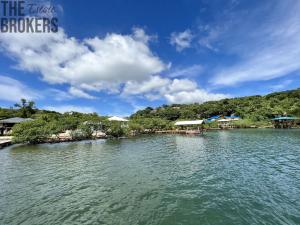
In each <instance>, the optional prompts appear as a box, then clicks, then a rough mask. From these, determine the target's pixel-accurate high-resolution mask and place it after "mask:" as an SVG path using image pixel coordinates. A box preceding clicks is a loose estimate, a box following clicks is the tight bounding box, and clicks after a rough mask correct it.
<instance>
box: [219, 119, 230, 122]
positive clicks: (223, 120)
mask: <svg viewBox="0 0 300 225" xmlns="http://www.w3.org/2000/svg"><path fill="white" fill-rule="evenodd" d="M230 121H232V119H221V120H218V122H230Z"/></svg>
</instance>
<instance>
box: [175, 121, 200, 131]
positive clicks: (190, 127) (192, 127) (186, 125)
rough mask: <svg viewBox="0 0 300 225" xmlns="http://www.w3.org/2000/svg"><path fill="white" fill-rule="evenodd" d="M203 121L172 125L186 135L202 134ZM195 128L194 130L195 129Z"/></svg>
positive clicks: (181, 122)
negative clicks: (179, 128) (183, 131)
mask: <svg viewBox="0 0 300 225" xmlns="http://www.w3.org/2000/svg"><path fill="white" fill-rule="evenodd" d="M204 123H205V122H204V120H187V121H177V122H176V123H175V124H174V125H175V126H179V127H181V129H182V130H186V132H185V133H186V134H199V133H202V132H203V124H204ZM195 128H196V129H195Z"/></svg>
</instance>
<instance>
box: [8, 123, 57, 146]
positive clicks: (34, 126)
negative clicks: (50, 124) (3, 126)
mask: <svg viewBox="0 0 300 225" xmlns="http://www.w3.org/2000/svg"><path fill="white" fill-rule="evenodd" d="M46 125H47V122H45V121H43V120H33V121H27V122H23V123H19V124H16V125H15V126H14V127H13V142H14V143H29V144H38V143H43V142H45V141H47V140H48V139H49V137H50V135H51V132H50V130H48V129H47V127H46Z"/></svg>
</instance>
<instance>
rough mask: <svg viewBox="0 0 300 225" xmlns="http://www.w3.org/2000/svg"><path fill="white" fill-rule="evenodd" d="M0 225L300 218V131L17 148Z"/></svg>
mask: <svg viewBox="0 0 300 225" xmlns="http://www.w3.org/2000/svg"><path fill="white" fill-rule="evenodd" d="M0 224H1V225H16V224H22V225H38V224H39V225H40V224H43V225H48V224H51V225H52V224H60V225H62V224H63V225H65V224H70V225H74V224H75V225H76V224H112V225H118V224H126V225H134V224H164V225H176V224H222V225H224V224H225V225H227V224H228V225H229V224H231V225H233V224H237V225H243V224H251V225H252V224H272V225H273V224H300V130H284V131H283V130H236V131H216V132H208V133H206V134H205V135H204V136H203V137H188V136H180V135H163V136H143V137H138V138H133V139H123V140H106V141H105V140H100V141H94V142H90V141H88V142H78V143H63V144H52V145H38V146H19V147H18V146H17V147H10V148H7V149H4V150H1V151H0Z"/></svg>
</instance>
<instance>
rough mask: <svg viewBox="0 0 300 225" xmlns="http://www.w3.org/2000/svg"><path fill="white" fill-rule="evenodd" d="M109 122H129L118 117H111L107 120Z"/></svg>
mask: <svg viewBox="0 0 300 225" xmlns="http://www.w3.org/2000/svg"><path fill="white" fill-rule="evenodd" d="M108 120H109V121H118V122H128V121H129V120H127V119H124V118H122V117H118V116H112V117H109V118H108Z"/></svg>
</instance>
